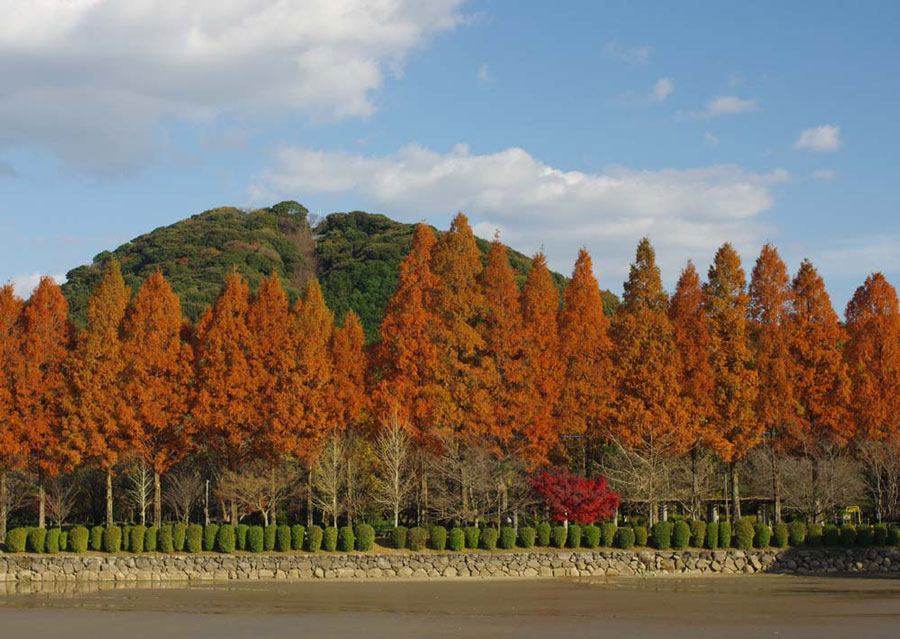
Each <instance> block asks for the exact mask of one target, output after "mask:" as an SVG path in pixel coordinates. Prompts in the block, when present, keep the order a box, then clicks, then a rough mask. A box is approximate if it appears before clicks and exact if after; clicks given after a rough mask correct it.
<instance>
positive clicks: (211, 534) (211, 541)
mask: <svg viewBox="0 0 900 639" xmlns="http://www.w3.org/2000/svg"><path fill="white" fill-rule="evenodd" d="M218 535H219V524H207V525H206V526H204V527H203V550H204V552H211V551H212V550H213V549H214V548H215V547H216V537H218Z"/></svg>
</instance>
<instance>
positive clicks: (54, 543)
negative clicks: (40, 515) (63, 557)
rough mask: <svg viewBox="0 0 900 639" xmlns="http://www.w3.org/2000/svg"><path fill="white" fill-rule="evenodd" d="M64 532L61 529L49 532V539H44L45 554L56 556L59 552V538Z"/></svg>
mask: <svg viewBox="0 0 900 639" xmlns="http://www.w3.org/2000/svg"><path fill="white" fill-rule="evenodd" d="M60 533H62V531H61V530H60V529H59V528H51V529H49V530H48V531H47V537H46V538H45V539H44V552H45V553H47V554H48V555H55V554H56V553H58V552H59V536H60Z"/></svg>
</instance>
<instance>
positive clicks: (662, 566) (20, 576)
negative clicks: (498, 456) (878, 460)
mask: <svg viewBox="0 0 900 639" xmlns="http://www.w3.org/2000/svg"><path fill="white" fill-rule="evenodd" d="M758 573H775V574H777V573H786V574H799V575H818V574H836V573H871V574H881V573H895V574H897V575H898V576H900V549H896V548H878V549H855V550H844V549H790V550H752V551H741V550H636V551H556V552H473V553H435V552H428V553H397V554H370V553H349V554H338V553H329V554H327V555H325V554H322V555H319V554H309V553H299V554H283V553H279V554H256V555H254V554H246V555H243V554H241V555H238V554H235V555H215V554H204V555H182V554H176V555H163V554H143V555H126V554H123V555H112V556H110V555H100V554H97V555H62V554H60V555H53V556H46V555H43V556H34V555H4V556H0V582H7V583H9V582H18V583H24V582H92V581H105V582H110V581H115V582H178V581H190V582H193V581H230V580H247V581H259V580H310V579H379V578H461V577H470V578H490V577H507V578H509V577H514V578H538V577H587V576H591V577H598V576H600V577H618V576H654V575H727V574H749V575H752V574H758Z"/></svg>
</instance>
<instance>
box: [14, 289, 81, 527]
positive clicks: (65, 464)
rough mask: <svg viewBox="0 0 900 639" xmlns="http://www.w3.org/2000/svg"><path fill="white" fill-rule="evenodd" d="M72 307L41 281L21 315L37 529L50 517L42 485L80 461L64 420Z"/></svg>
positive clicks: (23, 392)
mask: <svg viewBox="0 0 900 639" xmlns="http://www.w3.org/2000/svg"><path fill="white" fill-rule="evenodd" d="M68 312H69V306H68V304H67V303H66V298H65V297H63V294H62V291H60V289H59V286H57V284H56V283H55V282H54V281H53V280H52V279H50V278H49V277H44V278H41V281H40V284H38V286H37V288H36V289H35V291H34V293H32V295H31V298H29V300H28V303H27V304H26V305H25V310H24V311H23V322H22V366H21V369H20V371H19V377H18V379H17V380H16V412H17V414H18V419H19V420H20V423H21V424H22V425H23V427H24V432H25V435H26V445H27V447H28V457H29V467H30V468H32V469H33V470H35V471H36V472H37V474H38V526H40V527H43V526H44V522H45V516H46V499H45V492H44V481H45V479H46V478H47V477H53V476H55V475H57V474H58V473H60V472H61V471H65V470H69V469H71V468H73V467H74V466H75V465H76V464H77V463H79V462H80V461H81V457H80V451H81V449H82V448H83V445H82V442H81V441H80V437H79V433H78V432H77V431H76V430H73V429H72V422H71V420H67V419H65V415H66V412H67V408H68V406H67V405H68V403H69V402H68V399H67V398H68V397H70V393H69V388H68V385H67V384H66V372H65V364H66V358H67V357H68V353H69V349H70V348H71V342H72V326H71V325H70V324H69V320H68V319H67V315H68Z"/></svg>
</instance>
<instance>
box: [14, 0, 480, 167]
mask: <svg viewBox="0 0 900 639" xmlns="http://www.w3.org/2000/svg"><path fill="white" fill-rule="evenodd" d="M462 3H463V0H432V1H430V2H418V1H416V0H382V1H378V2H371V1H370V0H303V1H292V2H265V3H260V2H255V1H253V0H229V1H228V2H224V3H223V2H221V1H219V0H194V1H193V2H165V1H164V0H129V1H127V2H125V1H119V0H35V1H33V2H15V1H12V2H10V1H8V0H7V1H5V2H2V3H0V12H2V15H3V19H2V20H0V72H2V77H3V88H2V90H0V147H3V146H31V147H33V146H36V147H40V148H44V149H49V150H50V151H51V152H53V153H55V154H57V155H58V156H59V157H60V158H61V159H62V160H63V161H64V162H66V163H68V164H70V165H73V166H76V167H78V168H81V169H87V170H95V171H101V172H117V171H121V170H122V169H123V168H125V169H127V168H128V167H129V166H134V165H135V164H139V163H140V162H141V161H142V160H143V159H144V157H145V156H146V154H147V153H148V152H149V151H152V150H153V149H154V148H155V146H156V145H157V144H159V142H158V140H159V139H160V138H161V137H162V136H160V135H159V131H158V129H159V127H160V126H161V123H163V122H166V121H169V120H172V119H174V120H189V121H200V122H204V123H207V124H208V123H209V122H210V121H213V120H215V118H216V116H218V115H219V114H222V113H233V112H235V111H242V112H252V113H257V114H260V115H263V116H266V115H270V114H272V113H276V114H277V113H299V114H302V115H304V116H307V117H310V118H314V119H341V118H350V117H364V116H367V115H369V114H370V113H372V111H373V110H374V104H373V102H372V92H373V91H375V90H377V89H378V88H379V87H380V86H381V85H382V83H383V80H384V77H385V74H386V73H396V74H399V73H400V72H401V70H402V67H403V64H404V61H405V60H406V58H407V57H408V56H409V55H410V53H411V52H412V51H413V50H415V49H416V48H417V47H420V46H422V45H423V44H424V43H426V42H427V41H428V40H429V38H430V37H432V36H433V35H434V34H436V33H439V32H442V31H446V30H449V29H452V28H454V27H455V26H456V25H458V24H460V23H461V22H462V21H463V20H464V17H463V16H462V15H461V14H460V6H461V4H462Z"/></svg>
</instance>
